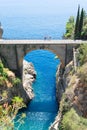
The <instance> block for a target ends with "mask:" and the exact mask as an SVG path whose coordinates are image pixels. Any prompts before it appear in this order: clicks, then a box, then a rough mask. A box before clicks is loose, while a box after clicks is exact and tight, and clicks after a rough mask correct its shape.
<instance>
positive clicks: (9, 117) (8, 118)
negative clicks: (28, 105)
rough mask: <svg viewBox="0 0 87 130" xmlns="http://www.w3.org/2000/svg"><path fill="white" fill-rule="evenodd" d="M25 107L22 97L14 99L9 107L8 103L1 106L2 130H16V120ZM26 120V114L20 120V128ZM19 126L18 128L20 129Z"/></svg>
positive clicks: (0, 127) (0, 129) (0, 121)
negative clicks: (19, 111) (24, 119)
mask: <svg viewBox="0 0 87 130" xmlns="http://www.w3.org/2000/svg"><path fill="white" fill-rule="evenodd" d="M22 107H25V105H24V103H23V99H22V98H20V97H14V98H13V100H12V104H11V105H8V103H5V104H3V106H0V130H13V129H14V123H15V122H14V119H15V116H16V114H17V112H18V110H19V109H21V108H22ZM23 118H25V114H21V115H20V118H19V120H17V122H18V123H19V126H20V124H21V122H22V120H23ZM19 126H18V127H19Z"/></svg>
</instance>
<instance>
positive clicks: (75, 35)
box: [74, 6, 80, 39]
mask: <svg viewBox="0 0 87 130" xmlns="http://www.w3.org/2000/svg"><path fill="white" fill-rule="evenodd" d="M79 18H80V6H78V12H77V17H76V24H75V32H74V39H78V35H79Z"/></svg>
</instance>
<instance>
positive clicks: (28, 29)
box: [0, 15, 67, 39]
mask: <svg viewBox="0 0 87 130" xmlns="http://www.w3.org/2000/svg"><path fill="white" fill-rule="evenodd" d="M0 19H1V23H2V26H3V29H4V33H3V38H4V39H44V38H45V37H47V38H48V39H49V37H50V38H51V39H62V36H63V34H64V32H65V24H66V22H65V21H67V18H66V16H64V17H62V16H60V17H59V16H57V15H53V16H52V15H36V16H31V15H29V16H6V17H1V18H0Z"/></svg>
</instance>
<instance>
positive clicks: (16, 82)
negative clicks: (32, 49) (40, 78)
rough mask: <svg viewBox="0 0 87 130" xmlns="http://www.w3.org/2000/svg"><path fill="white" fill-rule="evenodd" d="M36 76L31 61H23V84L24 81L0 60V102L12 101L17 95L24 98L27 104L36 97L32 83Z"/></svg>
mask: <svg viewBox="0 0 87 130" xmlns="http://www.w3.org/2000/svg"><path fill="white" fill-rule="evenodd" d="M35 78H36V72H35V70H34V67H33V65H32V64H31V63H28V62H26V61H24V62H23V84H22V81H21V80H20V79H18V78H16V76H15V74H14V73H13V72H12V71H10V70H9V69H7V68H4V66H3V64H2V63H1V62H0V104H4V103H6V102H8V103H10V102H11V100H12V98H13V97H15V96H19V97H21V98H23V101H24V103H26V104H27V103H28V102H29V101H30V100H31V99H32V98H33V97H34V93H33V90H32V83H33V81H34V80H35Z"/></svg>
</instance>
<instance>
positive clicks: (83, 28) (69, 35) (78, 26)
mask: <svg viewBox="0 0 87 130" xmlns="http://www.w3.org/2000/svg"><path fill="white" fill-rule="evenodd" d="M64 38H65V39H84V40H87V14H86V12H85V11H84V9H83V8H82V9H81V12H80V6H79V7H78V11H77V17H76V21H75V20H74V17H73V16H71V17H70V18H69V20H68V22H67V23H66V33H65V34H64Z"/></svg>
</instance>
